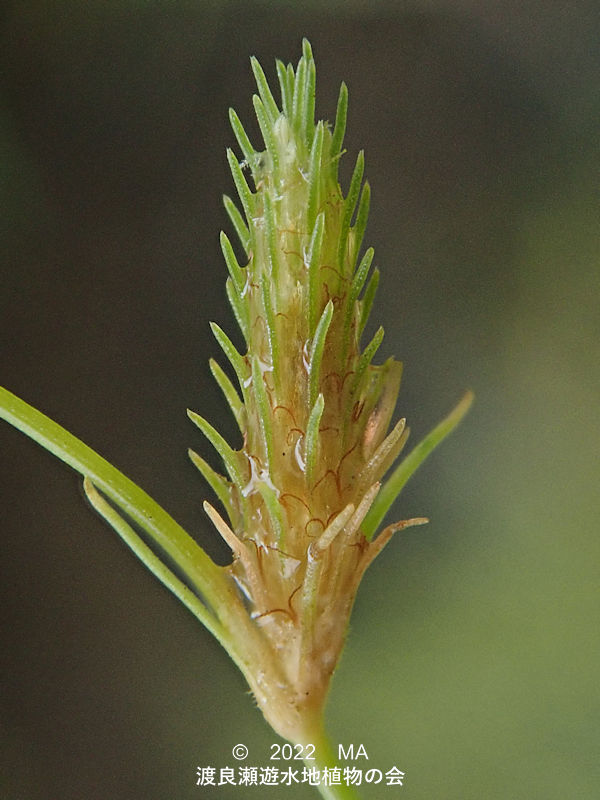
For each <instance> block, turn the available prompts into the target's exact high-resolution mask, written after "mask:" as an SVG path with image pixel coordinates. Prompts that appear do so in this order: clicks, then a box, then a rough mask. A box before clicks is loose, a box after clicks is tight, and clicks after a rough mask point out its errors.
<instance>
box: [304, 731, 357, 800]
mask: <svg viewBox="0 0 600 800" xmlns="http://www.w3.org/2000/svg"><path fill="white" fill-rule="evenodd" d="M307 742H310V743H311V744H314V746H315V752H314V758H311V759H305V762H304V763H305V764H306V766H307V768H308V769H311V768H314V769H316V770H317V771H318V773H319V774H321V773H322V772H323V770H324V769H325V768H327V769H328V770H330V769H332V768H333V767H339V766H340V765H339V764H338V760H337V758H336V756H335V753H334V751H333V748H332V746H331V744H330V742H329V739H328V737H327V734H326V733H325V729H324V728H323V727H319V728H317V729H316V730H315V731H314V732H313V734H312V736H311V737H310V738H309V739H307ZM342 781H343V778H342ZM315 788H316V789H318V791H319V794H320V795H321V797H323V798H325V800H360V796H359V795H358V793H357V792H356V790H355V789H354V787H352V786H348V785H347V784H346V783H344V782H342V783H339V784H333V785H332V786H324V785H323V784H322V783H319V785H318V786H315Z"/></svg>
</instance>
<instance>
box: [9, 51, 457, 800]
mask: <svg viewBox="0 0 600 800" xmlns="http://www.w3.org/2000/svg"><path fill="white" fill-rule="evenodd" d="M251 65H252V71H253V73H254V76H255V78H256V84H257V87H258V95H255V96H254V98H253V104H254V110H255V113H256V116H257V120H258V124H259V127H260V129H261V132H262V136H263V139H264V145H265V150H264V151H263V152H257V151H256V150H255V149H254V147H253V146H252V144H251V142H250V140H249V138H248V136H247V134H246V132H245V130H244V128H243V126H242V123H241V121H240V119H239V117H238V115H237V114H236V112H235V111H233V110H231V111H230V121H231V125H232V128H233V132H234V134H235V136H236V139H237V141H238V144H239V147H240V149H241V152H242V155H243V157H244V159H245V161H246V162H247V164H248V166H249V167H250V169H251V170H252V175H253V178H254V186H255V190H254V191H252V190H251V189H250V186H249V185H248V182H247V181H246V177H245V175H244V173H243V169H242V164H240V161H239V160H238V158H237V157H236V156H235V155H234V153H233V151H232V150H231V149H228V150H227V160H228V162H229V166H230V169H231V174H232V178H233V182H234V184H235V187H236V189H237V192H238V195H239V198H240V202H241V206H242V210H243V214H242V213H241V212H240V211H239V210H238V208H237V207H236V205H235V204H234V202H233V201H232V200H231V199H230V198H229V197H224V205H225V209H226V211H227V214H228V215H229V218H230V220H231V222H232V225H233V228H234V229H235V231H236V234H237V236H238V237H239V239H240V242H241V244H242V247H243V248H244V252H245V254H246V257H247V259H248V263H247V265H246V266H243V267H242V266H241V265H240V263H239V262H238V260H237V258H236V256H235V253H234V250H233V247H232V244H231V242H230V241H229V238H228V237H227V235H226V234H224V233H222V234H221V248H222V251H223V256H224V259H225V262H226V265H227V269H228V271H229V277H228V278H227V281H226V291H227V294H228V297H229V299H230V302H231V305H232V307H233V310H234V314H235V316H236V318H237V320H238V322H239V324H240V327H241V329H242V332H243V334H244V338H245V346H246V348H247V349H246V352H245V353H244V354H241V353H240V352H239V351H238V350H237V349H236V348H235V346H234V345H233V343H232V342H231V340H230V338H229V336H227V334H226V333H225V332H224V331H223V330H222V329H221V327H219V325H217V324H216V323H211V328H212V331H213V333H214V335H215V338H216V339H217V342H218V344H219V345H220V346H221V348H222V350H223V352H224V353H225V355H226V356H227V359H228V360H229V362H230V364H231V366H232V367H233V370H234V372H235V374H236V376H237V379H238V382H239V386H240V392H241V397H240V395H239V394H238V392H237V391H236V389H235V388H234V386H233V383H232V382H231V380H230V379H229V377H227V375H226V374H225V372H224V371H223V370H222V369H221V367H220V366H219V365H218V364H217V363H216V362H215V361H214V360H211V362H210V368H211V371H212V373H213V376H214V377H215V380H216V382H217V384H218V385H219V387H220V388H221V390H222V392H223V395H224V397H225V399H226V401H227V403H228V404H229V406H230V408H231V410H232V412H233V414H234V417H235V419H236V421H237V423H238V426H239V428H240V431H241V432H242V436H243V444H242V446H241V449H240V450H234V449H233V448H232V447H231V446H230V445H229V444H227V442H226V441H225V439H224V438H223V437H222V436H221V434H220V433H218V431H217V430H216V429H215V428H214V427H213V426H212V425H211V424H210V423H209V422H207V421H206V420H205V419H204V418H203V417H201V416H199V415H198V414H196V413H194V412H192V411H188V416H189V417H190V419H191V420H192V422H194V423H195V424H196V425H197V427H198V428H200V430H201V431H202V432H203V433H204V435H205V436H206V438H207V439H208V440H209V441H210V443H211V444H212V445H213V447H214V448H215V449H216V451H217V452H218V453H219V455H220V456H221V458H222V460H223V463H224V465H225V467H226V469H227V472H228V474H229V476H230V479H231V480H228V479H227V478H225V477H223V476H221V475H219V474H218V473H217V472H216V471H215V470H214V469H213V468H212V467H210V466H209V465H208V463H207V462H206V461H205V460H204V459H203V458H202V457H201V456H200V455H198V454H197V453H195V452H194V451H192V450H190V452H189V455H190V458H191V460H192V462H193V463H194V465H195V466H196V467H197V468H198V469H199V471H200V472H201V473H202V475H203V476H204V478H205V479H206V481H207V483H208V484H209V486H210V487H211V488H212V489H213V491H214V492H215V494H216V495H217V497H218V498H219V500H220V502H221V504H222V505H223V508H224V510H225V512H226V514H227V516H228V517H229V523H228V522H227V521H226V520H225V519H224V518H223V517H222V516H221V515H220V514H219V513H218V512H217V511H216V510H215V509H214V508H213V507H212V506H211V505H210V504H209V503H207V502H205V503H204V508H205V510H206V513H207V514H208V516H209V518H210V519H211V520H212V522H213V524H214V526H215V528H216V529H217V531H218V532H219V534H220V535H221V536H222V537H223V539H224V540H225V542H227V544H228V545H229V547H230V548H231V550H232V553H233V562H232V563H231V564H229V565H228V566H225V567H219V566H217V565H216V564H215V563H214V562H213V561H212V560H211V559H210V558H209V557H208V556H207V554H206V553H205V552H204V551H203V550H202V549H201V548H200V547H199V546H198V545H197V544H196V543H195V541H194V540H193V539H192V538H191V537H190V536H189V535H188V534H187V533H186V532H185V531H184V530H183V529H182V528H181V527H180V526H179V525H178V524H177V523H176V522H175V521H174V520H173V519H172V518H171V517H170V516H169V515H168V514H167V513H166V512H165V511H164V510H163V509H162V508H161V507H160V506H159V505H158V504H157V503H156V502H155V501H153V500H152V498H150V497H149V496H148V495H147V494H145V492H143V491H142V490H141V489H140V488H139V487H137V486H136V485H135V484H134V483H132V482H131V481H130V480H129V479H128V478H126V477H125V476H124V475H122V474H121V473H120V472H119V471H118V470H116V469H115V468H114V467H113V466H112V465H110V464H109V463H108V462H106V461H105V460H104V459H103V458H101V457H100V456H99V455H98V454H97V453H95V452H94V451H93V450H91V449H90V448H89V447H87V446H86V445H84V444H83V443H82V442H80V441H79V440H78V439H77V438H76V437H74V436H73V435H72V434H70V433H68V432H67V431H66V430H64V429H63V428H61V426H60V425H58V424H57V423H55V422H53V421H52V420H49V419H48V418H47V417H45V416H44V415H43V414H41V413H40V412H39V411H36V410H35V409H34V408H32V407H31V406H29V405H27V404H26V403H25V402H24V401H22V400H20V399H19V398H17V397H15V396H14V395H12V394H11V393H10V392H8V391H7V390H5V389H0V415H1V416H2V417H3V418H4V419H6V420H7V421H8V422H9V423H10V424H12V425H14V426H15V427H17V428H19V429H20V430H21V431H23V432H24V433H26V434H27V435H28V436H30V437H31V438H33V439H35V440H36V441H37V442H39V443H40V444H41V445H42V446H44V447H45V448H47V449H48V450H50V451H51V452H52V453H54V454H55V455H56V456H58V457H59V458H61V459H62V460H63V461H65V462H66V463H67V464H69V465H71V466H72V467H73V468H74V469H75V470H77V471H78V472H79V473H81V475H82V476H83V477H84V487H85V491H86V494H87V496H88V498H89V500H90V503H91V504H92V505H93V507H94V508H95V509H96V510H97V511H98V513H100V515H101V516H102V517H103V518H104V519H105V520H106V521H107V522H108V523H109V524H110V525H112V527H113V528H114V529H115V530H116V531H117V533H118V534H119V535H120V536H121V537H122V538H123V539H124V540H125V541H126V542H127V544H128V545H129V546H130V547H131V548H132V549H133V550H134V552H135V553H136V554H137V555H138V556H139V558H140V559H141V560H142V561H143V562H144V563H145V564H146V565H147V566H148V568H149V569H150V570H151V571H152V572H153V573H154V574H155V575H156V576H157V577H158V578H159V579H160V580H161V581H162V582H163V583H164V584H165V585H166V586H167V587H168V588H169V589H170V590H171V591H172V592H173V593H174V594H175V595H176V596H177V597H179V598H180V599H181V600H182V602H183V603H184V604H185V605H186V606H187V608H189V609H190V610H191V611H192V613H194V614H195V615H196V616H197V618H198V619H199V620H200V621H201V622H203V624H204V625H206V627H207V628H208V629H209V630H210V631H211V632H212V633H213V634H214V635H215V636H216V638H217V639H218V640H219V641H220V642H221V643H222V644H223V646H224V647H225V648H226V649H227V651H228V652H229V654H230V655H231V657H232V658H233V660H234V661H235V663H236V664H237V665H238V667H239V668H240V670H241V671H242V673H243V674H244V676H245V678H246V680H247V681H248V684H249V686H250V688H251V690H252V692H253V694H254V696H255V698H256V702H257V704H258V706H259V707H260V709H261V710H262V712H263V714H264V716H265V718H266V719H267V721H268V722H269V723H270V724H271V725H272V727H273V728H274V730H275V731H276V732H277V733H278V734H280V735H281V736H283V737H285V738H286V739H289V740H290V741H291V742H294V743H300V744H307V743H309V742H311V743H313V744H314V745H316V754H315V755H316V761H315V764H314V766H316V767H317V768H319V767H320V768H324V767H328V768H331V767H332V766H334V765H335V757H334V756H333V755H332V753H331V750H330V748H329V747H328V745H327V743H326V739H325V738H324V734H323V728H322V717H323V708H324V704H325V699H326V696H327V691H328V687H329V683H330V679H331V675H332V673H333V671H334V669H335V666H336V663H337V660H338V658H339V655H340V653H341V650H342V647H343V644H344V639H345V635H346V630H347V627H348V620H349V615H350V611H351V608H352V604H353V601H354V597H355V594H356V591H357V589H358V585H359V583H360V580H361V578H362V575H363V573H364V571H365V570H366V568H367V567H368V566H369V564H370V563H371V562H372V561H373V559H374V558H375V557H376V556H377V555H378V554H379V553H380V552H381V551H382V549H383V548H384V546H385V545H386V544H387V542H388V541H389V540H390V538H391V537H392V535H393V533H394V531H397V530H403V529H404V528H407V527H409V526H411V525H418V524H422V523H424V522H426V520H425V518H423V517H416V518H413V519H409V520H403V521H400V522H396V523H392V524H389V525H387V527H385V528H384V529H383V531H382V532H381V533H379V535H377V532H378V529H379V527H380V525H381V524H382V523H383V521H384V518H385V516H386V514H387V513H388V511H389V510H390V508H391V506H392V504H393V503H394V501H395V500H396V498H397V496H398V494H399V492H400V491H401V489H402V488H403V486H404V485H405V483H406V481H407V480H408V479H409V478H410V476H411V475H412V474H413V473H414V471H415V470H416V469H417V468H418V467H419V465H420V464H421V463H422V462H423V460H424V459H425V458H426V457H427V455H428V454H429V453H430V452H431V451H432V450H433V449H434V448H435V447H436V446H437V445H438V444H439V443H440V442H441V441H442V440H443V439H444V438H445V437H446V436H447V435H448V434H449V433H450V431H452V430H453V429H454V428H455V427H456V425H457V424H458V423H459V422H460V420H461V419H462V417H463V416H464V414H465V413H466V411H467V410H468V408H469V406H470V404H471V402H472V394H471V393H467V394H466V395H465V396H464V398H463V399H462V400H461V402H460V403H459V404H458V406H457V407H456V408H455V409H454V411H452V412H451V413H450V414H449V416H448V417H446V419H444V420H443V421H442V422H441V423H440V424H439V425H438V426H437V427H435V428H434V429H433V430H432V431H431V433H430V434H429V435H428V436H426V437H425V439H424V440H423V442H421V444H419V445H417V446H416V447H415V448H414V449H413V450H412V451H411V452H410V453H409V454H408V456H406V457H405V458H404V459H403V460H402V461H401V462H400V464H399V465H398V466H396V468H395V469H393V462H394V461H395V460H396V459H397V457H398V455H399V453H400V451H401V449H402V447H403V445H404V443H405V441H406V437H407V435H408V428H406V427H405V421H404V419H401V420H400V421H398V422H396V424H395V425H392V418H393V415H394V410H395V406H396V400H397V396H398V392H399V387H400V378H401V373H402V365H401V364H400V362H398V361H395V360H394V359H393V358H389V359H388V360H387V361H386V362H385V363H384V364H381V365H374V364H372V363H371V362H372V360H373V358H374V356H375V354H376V352H377V349H378V347H379V345H380V344H381V341H382V338H383V328H379V329H378V330H377V332H376V333H375V335H374V337H373V338H372V340H371V342H370V343H369V344H368V345H367V346H366V348H365V349H364V350H361V347H360V340H361V336H362V333H363V331H364V328H365V325H366V322H367V319H368V317H369V313H370V311H371V308H372V305H373V299H374V296H375V292H376V289H377V285H378V281H379V272H378V270H377V269H375V270H373V273H372V275H371V278H370V279H369V281H368V283H366V282H367V276H368V273H369V269H370V267H371V264H372V261H373V250H372V248H369V249H367V250H366V251H365V253H364V255H363V256H362V257H360V249H361V246H362V241H363V237H364V233H365V229H366V223H367V217H368V213H369V205H370V188H369V184H368V183H367V182H365V183H364V185H363V188H362V191H361V185H362V184H363V173H364V155H363V152H362V151H361V152H360V153H359V154H358V157H357V160H356V165H355V168H354V172H353V175H352V179H351V181H350V186H349V189H348V193H347V196H346V197H344V195H343V193H342V190H341V188H340V186H339V183H338V179H337V175H338V162H339V158H340V157H341V155H342V153H343V152H344V151H343V139H344V133H345V128H346V120H347V109H348V91H347V88H346V85H345V84H342V86H341V88H340V93H339V98H338V103H337V112H336V119H335V126H334V128H333V132H332V131H331V128H330V127H329V125H327V124H326V123H324V122H317V123H316V124H315V121H314V107H315V74H316V73H315V64H314V59H313V55H312V49H311V47H310V44H309V43H308V41H307V40H304V41H303V43H302V57H301V58H300V60H299V63H298V66H297V67H296V69H294V67H293V66H292V65H290V64H288V65H287V66H286V65H284V64H283V63H282V62H280V61H278V62H277V64H276V68H277V76H278V80H279V85H280V89H281V111H280V110H279V107H278V105H277V103H276V101H275V99H274V97H273V94H272V92H271V89H270V88H269V85H268V82H267V80H266V77H265V74H264V72H263V69H262V67H261V66H260V64H259V62H258V61H257V60H256V59H255V58H253V59H252V60H251ZM244 166H245V165H244ZM244 217H245V219H244ZM353 218H354V225H352V221H353ZM357 263H358V266H356V265H357ZM365 283H366V288H364V287H365ZM363 289H364V291H363ZM361 292H362V297H361ZM390 426H392V427H391V431H390V430H389V428H390ZM390 469H391V470H392V472H391V475H390V477H388V478H387V479H386V473H387V471H388V470H390ZM111 504H113V505H111ZM114 506H116V508H115V507H114ZM130 522H131V523H133V524H134V525H136V526H137V527H139V528H140V529H141V530H142V531H143V533H144V536H145V537H147V541H143V540H142V538H141V537H140V536H139V535H138V534H137V533H136V531H135V530H134V528H133V527H132V525H131V524H130ZM165 562H166V563H165ZM322 792H323V796H324V797H327V798H329V800H342V798H346V799H347V800H352V798H356V797H357V795H356V793H355V791H354V789H353V788H352V787H350V786H335V785H333V786H327V787H325V788H323V789H322Z"/></svg>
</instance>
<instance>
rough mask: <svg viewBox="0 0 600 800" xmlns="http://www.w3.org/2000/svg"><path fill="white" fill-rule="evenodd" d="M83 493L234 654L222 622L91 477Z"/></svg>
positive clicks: (142, 559)
mask: <svg viewBox="0 0 600 800" xmlns="http://www.w3.org/2000/svg"><path fill="white" fill-rule="evenodd" d="M83 489H84V491H85V493H86V495H87V498H88V500H89V501H90V503H91V505H92V507H93V508H94V509H95V510H96V511H97V512H98V514H100V516H101V517H103V518H104V519H105V520H106V522H108V524H109V525H110V526H111V527H112V528H113V529H114V530H115V531H116V532H117V533H118V534H119V536H120V537H121V539H123V541H124V542H125V544H127V545H128V547H130V548H131V549H132V550H133V552H134V553H135V554H136V556H137V557H138V558H139V559H140V561H141V562H142V563H143V564H144V565H145V566H146V567H147V568H148V569H149V570H150V572H152V574H153V575H155V576H156V577H157V578H158V579H159V581H160V582H161V583H162V584H164V585H165V586H166V587H167V589H169V590H170V591H171V592H172V593H173V594H174V595H175V597H177V599H178V600H181V602H182V603H183V605H184V606H185V607H186V608H187V609H188V610H189V611H191V612H192V614H193V615H194V616H195V617H196V618H197V619H199V620H200V622H201V623H202V624H203V625H205V626H206V628H208V630H209V631H210V632H211V633H212V634H213V635H214V636H215V637H216V639H217V640H218V641H219V642H220V643H221V644H222V645H223V647H224V648H225V649H226V650H227V651H228V652H230V653H231V647H232V642H231V640H230V637H229V636H228V634H227V632H226V631H225V629H224V628H223V626H222V625H221V623H220V622H219V621H218V619H217V618H216V617H215V616H214V615H213V614H212V613H211V612H210V610H209V609H208V608H207V607H206V606H205V605H204V603H203V602H202V601H201V600H200V598H199V597H198V596H197V595H196V594H194V592H192V590H191V589H190V588H189V587H188V586H186V585H185V583H184V582H183V581H182V580H180V579H179V578H178V577H177V576H176V575H175V574H174V573H173V572H172V571H171V570H170V569H169V568H168V567H167V566H166V565H165V564H164V563H163V562H162V561H161V560H160V558H158V556H156V555H155V554H154V553H153V552H152V550H151V549H150V548H149V547H148V545H147V544H146V543H145V542H144V541H143V539H142V538H141V537H140V536H139V535H138V534H137V533H136V532H135V531H134V529H133V528H132V527H131V525H129V523H128V522H126V521H125V520H124V519H123V518H122V517H121V516H120V514H119V513H118V512H117V511H116V510H115V509H114V508H113V507H112V506H111V505H110V504H109V503H107V501H106V500H105V499H104V498H103V497H102V495H101V494H100V493H99V492H98V490H97V489H96V487H95V486H94V484H93V483H92V481H91V480H90V479H89V478H88V477H84V479H83Z"/></svg>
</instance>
